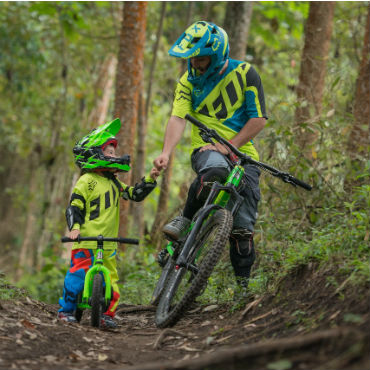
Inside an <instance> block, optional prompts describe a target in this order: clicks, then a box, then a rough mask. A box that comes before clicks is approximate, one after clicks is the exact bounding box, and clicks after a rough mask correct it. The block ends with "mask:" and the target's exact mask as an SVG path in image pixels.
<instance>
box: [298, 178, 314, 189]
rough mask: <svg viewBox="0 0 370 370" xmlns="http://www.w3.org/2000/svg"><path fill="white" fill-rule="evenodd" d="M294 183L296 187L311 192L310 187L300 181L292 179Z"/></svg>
mask: <svg viewBox="0 0 370 370" xmlns="http://www.w3.org/2000/svg"><path fill="white" fill-rule="evenodd" d="M294 183H295V184H296V185H298V186H300V187H301V188H303V189H306V190H308V191H311V190H312V186H311V185H309V184H306V183H305V182H303V181H301V180H298V179H296V178H294Z"/></svg>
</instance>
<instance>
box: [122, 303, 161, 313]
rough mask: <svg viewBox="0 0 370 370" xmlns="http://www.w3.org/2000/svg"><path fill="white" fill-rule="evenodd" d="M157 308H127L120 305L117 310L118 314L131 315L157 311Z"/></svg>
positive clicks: (140, 306) (139, 306)
mask: <svg viewBox="0 0 370 370" xmlns="http://www.w3.org/2000/svg"><path fill="white" fill-rule="evenodd" d="M155 310H156V307H155V306H151V305H149V306H142V305H138V306H126V305H119V306H118V309H117V313H130V312H142V311H153V312H154V311H155Z"/></svg>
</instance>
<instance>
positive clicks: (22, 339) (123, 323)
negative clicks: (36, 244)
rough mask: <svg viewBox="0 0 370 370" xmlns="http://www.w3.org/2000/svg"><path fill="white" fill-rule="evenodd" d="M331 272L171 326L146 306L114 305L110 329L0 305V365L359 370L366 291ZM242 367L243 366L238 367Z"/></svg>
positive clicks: (310, 272)
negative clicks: (161, 325)
mask: <svg viewBox="0 0 370 370" xmlns="http://www.w3.org/2000/svg"><path fill="white" fill-rule="evenodd" d="M332 275H333V272H332V271H326V272H324V273H322V271H321V272H320V273H319V272H318V270H317V266H315V265H314V264H311V265H308V266H301V267H299V268H298V269H296V270H295V271H293V272H292V274H291V275H290V276H289V278H286V279H284V280H283V281H281V282H280V284H279V287H280V288H279V290H278V291H277V293H276V294H275V295H266V296H263V297H251V298H250V300H249V301H248V302H247V304H246V306H245V307H243V308H242V309H241V310H238V311H233V307H232V305H231V304H230V305H222V306H221V305H210V306H195V308H194V309H193V310H191V311H190V312H189V313H188V314H186V315H185V316H184V318H183V319H182V320H181V321H180V322H179V323H178V324H177V325H176V326H174V327H173V328H169V329H164V330H160V329H157V328H156V327H155V325H154V308H153V307H151V306H146V307H144V306H127V305H120V306H119V310H118V313H117V321H118V323H119V328H118V329H117V330H114V331H103V330H98V329H94V328H92V327H91V326H90V325H89V320H88V317H87V316H88V315H85V317H84V318H83V320H82V322H81V324H79V325H76V324H67V323H64V322H60V321H58V320H57V319H56V312H57V309H58V307H57V306H56V305H48V304H45V303H42V302H38V301H35V300H33V299H30V298H28V297H26V298H22V299H19V300H10V301H0V369H125V368H127V369H136V370H138V369H143V370H144V369H147V370H149V369H192V370H195V369H206V368H212V369H213V370H217V369H219V370H221V369H222V370H225V369H245V368H246V366H248V369H261V368H268V369H277V370H279V369H281V370H284V369H367V368H370V350H369V349H370V338H369V337H370V334H369V331H368V328H369V322H370V313H369V303H370V301H369V287H368V286H361V287H359V286H356V288H354V287H353V285H350V284H351V282H350V281H349V280H348V279H347V280H346V279H344V280H343V281H341V283H340V284H339V285H338V286H333V285H332V284H329V283H328V281H330V279H328V277H330V276H332ZM246 364H247V365H246Z"/></svg>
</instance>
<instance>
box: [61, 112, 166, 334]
mask: <svg viewBox="0 0 370 370" xmlns="http://www.w3.org/2000/svg"><path fill="white" fill-rule="evenodd" d="M120 128H121V122H120V120H119V119H118V118H117V119H115V120H113V121H112V122H108V123H106V124H104V125H102V126H100V127H99V128H97V129H95V130H93V131H91V132H90V134H88V135H87V136H85V137H83V138H82V139H81V140H80V141H79V142H77V144H76V145H75V147H74V148H73V153H74V156H75V161H76V164H77V166H79V167H80V168H81V170H82V172H81V173H82V175H81V177H80V178H79V179H78V181H77V183H76V185H75V187H74V189H73V192H72V196H71V200H70V205H69V206H68V208H67V210H66V218H67V225H68V228H69V230H70V233H69V235H68V236H69V237H70V238H71V239H77V237H78V236H79V235H80V234H81V236H84V237H88V236H98V235H103V236H105V237H112V238H115V237H118V228H119V198H120V196H121V197H123V198H124V199H126V200H128V199H131V200H134V201H136V202H140V201H142V200H143V199H144V198H145V197H146V196H147V195H148V194H150V193H151V191H152V190H153V189H154V188H155V186H156V184H157V183H156V181H155V180H156V178H157V177H158V176H159V171H158V170H157V169H155V168H152V170H151V171H150V175H149V176H148V177H147V176H146V177H143V178H142V180H141V182H140V183H139V184H136V185H135V186H128V185H125V184H124V183H122V182H120V181H119V180H118V179H117V178H116V176H115V175H114V173H115V172H118V171H125V172H127V171H129V170H130V166H129V164H130V157H129V156H128V155H124V156H123V157H117V155H116V147H117V139H116V138H115V136H116V135H117V133H118V132H119V130H120ZM96 247H97V243H96V242H86V241H84V242H81V243H74V244H73V247H72V256H71V267H70V269H69V271H68V272H67V275H66V277H65V280H64V289H63V297H62V298H60V299H59V304H60V306H61V309H60V310H59V312H58V318H59V319H61V320H64V321H67V322H76V319H75V317H74V315H73V311H74V310H75V309H76V300H77V295H78V294H79V293H80V292H82V290H83V286H84V279H85V274H86V272H87V270H88V269H89V268H90V267H91V266H92V264H93V260H94V250H95V249H96ZM116 249H117V243H114V242H105V243H104V250H105V252H106V253H105V254H104V266H106V267H107V268H108V269H109V270H110V273H111V278H112V287H113V296H112V300H111V303H110V306H109V308H108V310H107V311H106V312H104V314H103V316H102V322H101V326H102V327H108V328H115V327H117V324H116V323H115V321H114V320H113V317H114V315H115V311H116V308H117V305H118V301H119V297H120V295H119V289H118V285H117V281H118V273H117V267H116Z"/></svg>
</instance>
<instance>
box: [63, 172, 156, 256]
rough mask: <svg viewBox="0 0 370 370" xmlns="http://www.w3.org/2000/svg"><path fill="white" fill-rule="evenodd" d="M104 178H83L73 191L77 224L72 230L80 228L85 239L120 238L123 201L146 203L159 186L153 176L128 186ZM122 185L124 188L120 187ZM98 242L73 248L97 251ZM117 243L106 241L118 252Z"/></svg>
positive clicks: (98, 176) (82, 243) (79, 244)
mask: <svg viewBox="0 0 370 370" xmlns="http://www.w3.org/2000/svg"><path fill="white" fill-rule="evenodd" d="M112 176H113V175H112V174H111V175H110V177H106V176H101V175H99V174H97V173H95V172H89V173H85V174H84V175H82V176H81V177H80V178H79V179H78V181H77V183H76V185H75V187H74V189H73V192H72V196H71V200H70V206H71V207H72V208H73V213H74V215H75V216H74V217H75V223H74V225H73V228H72V229H79V230H80V232H81V236H84V237H87V236H98V235H103V236H105V237H110V238H117V236H118V229H119V200H120V199H119V198H120V197H123V198H124V199H126V200H127V199H131V200H134V201H137V202H139V201H141V200H143V199H144V198H145V197H146V196H147V195H148V194H149V193H150V192H151V191H152V190H153V189H154V188H155V186H156V182H155V181H154V180H152V179H151V178H150V177H144V178H143V179H142V181H141V183H139V184H136V185H135V186H128V185H126V184H124V183H122V182H121V181H119V180H118V179H115V181H113V180H112ZM118 185H119V186H120V188H118ZM96 246H97V243H96V242H95V241H93V242H88V241H84V242H81V243H74V244H73V247H72V249H77V248H88V249H96ZM116 247H117V243H114V242H105V243H104V249H115V248H116Z"/></svg>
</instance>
